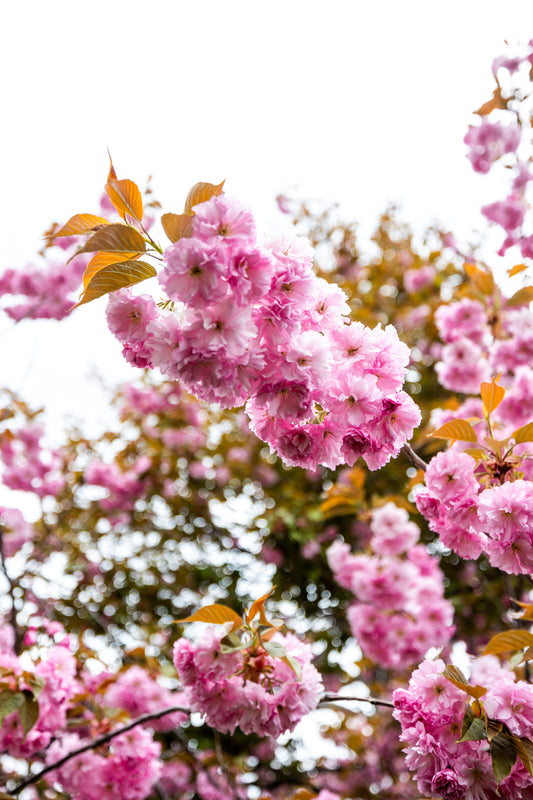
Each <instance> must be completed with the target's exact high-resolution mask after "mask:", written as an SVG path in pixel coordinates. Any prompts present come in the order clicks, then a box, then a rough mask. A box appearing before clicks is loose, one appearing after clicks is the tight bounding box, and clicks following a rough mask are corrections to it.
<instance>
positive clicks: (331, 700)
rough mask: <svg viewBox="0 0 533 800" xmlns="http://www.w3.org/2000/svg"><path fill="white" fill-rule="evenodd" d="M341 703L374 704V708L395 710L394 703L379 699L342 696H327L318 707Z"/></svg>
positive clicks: (322, 698)
mask: <svg viewBox="0 0 533 800" xmlns="http://www.w3.org/2000/svg"><path fill="white" fill-rule="evenodd" d="M340 702H343V703H345V702H353V703H372V705H373V706H387V708H394V703H391V701H390V700H378V699H377V697H345V696H344V695H341V694H325V695H324V697H321V698H320V700H319V703H318V705H322V704H323V703H340Z"/></svg>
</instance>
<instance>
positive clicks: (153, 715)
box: [11, 706, 191, 795]
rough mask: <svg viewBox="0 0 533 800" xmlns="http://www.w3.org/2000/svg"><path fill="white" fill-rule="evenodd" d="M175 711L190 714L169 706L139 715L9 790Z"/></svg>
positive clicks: (16, 789)
mask: <svg viewBox="0 0 533 800" xmlns="http://www.w3.org/2000/svg"><path fill="white" fill-rule="evenodd" d="M176 711H181V712H182V713H183V714H190V713H191V710H190V708H183V706H170V708H164V709H163V710H162V711H153V712H150V713H149V714H141V716H140V717H136V718H135V719H134V720H132V721H131V722H130V723H128V724H127V725H124V726H123V727H122V728H117V729H116V730H114V731H110V732H109V733H105V734H103V735H102V736H99V737H98V738H97V739H93V740H92V741H91V742H88V743H87V744H84V745H82V747H78V748H77V749H76V750H72V751H71V752H70V753H67V754H66V755H65V756H63V758H60V759H59V760H58V761H55V762H54V763H53V764H48V765H47V766H46V767H44V768H43V769H42V770H40V772H36V773H35V775H30V776H29V777H28V778H25V779H24V780H23V781H21V782H20V783H18V784H17V785H16V786H15V788H14V789H12V790H11V794H13V795H16V794H19V792H21V791H22V790H23V789H25V788H26V786H30V785H31V784H32V783H37V781H38V780H40V779H41V778H42V777H43V776H44V775H46V774H47V773H48V772H52V770H54V769H59V768H60V767H62V766H63V764H66V763H67V761H70V759H71V758H74V757H75V756H79V755H81V754H82V753H86V752H87V751H88V750H94V749H95V748H97V747H100V745H102V744H107V742H110V741H111V740H112V739H114V738H115V737H116V736H120V735H121V734H122V733H127V732H128V731H131V730H132V728H136V727H137V725H142V724H143V723H144V722H150V721H151V720H155V719H161V717H166V716H167V715H168V714H174V713H175V712H176Z"/></svg>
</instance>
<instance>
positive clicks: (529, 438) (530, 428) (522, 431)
mask: <svg viewBox="0 0 533 800" xmlns="http://www.w3.org/2000/svg"><path fill="white" fill-rule="evenodd" d="M512 438H513V439H514V440H515V442H516V443H517V444H524V442H533V422H528V423H527V425H522V427H520V428H517V429H516V430H515V431H514V433H513V434H512Z"/></svg>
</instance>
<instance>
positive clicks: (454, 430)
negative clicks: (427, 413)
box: [429, 419, 477, 442]
mask: <svg viewBox="0 0 533 800" xmlns="http://www.w3.org/2000/svg"><path fill="white" fill-rule="evenodd" d="M429 435H430V436H431V437H432V438H433V439H452V440H454V441H455V440H457V439H458V440H459V441H461V442H477V433H476V432H475V430H474V428H473V427H472V425H471V424H470V423H469V422H467V421H466V419H452V420H451V421H450V422H446V423H445V424H444V425H442V426H441V427H440V428H437V430H436V431H433V433H430V434H429Z"/></svg>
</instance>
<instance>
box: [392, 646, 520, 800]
mask: <svg viewBox="0 0 533 800" xmlns="http://www.w3.org/2000/svg"><path fill="white" fill-rule="evenodd" d="M443 671H444V662H443V661H441V660H437V661H424V662H423V663H422V664H421V665H420V667H419V668H418V669H416V670H415V671H414V672H413V674H412V676H411V679H410V681H409V687H408V689H397V690H396V691H395V692H394V696H393V699H394V706H395V710H394V716H395V717H396V719H397V720H398V721H399V722H400V724H401V726H402V739H403V741H404V742H406V744H407V755H406V763H407V766H408V767H409V769H410V770H412V771H413V772H414V773H415V775H416V780H417V783H418V788H419V790H420V792H421V793H423V794H424V795H425V796H428V797H429V796H438V797H441V798H444V800H496V798H500V800H527V799H528V798H529V797H530V796H531V775H530V774H529V773H528V772H527V770H526V768H525V767H524V766H523V764H522V762H521V761H519V760H517V761H516V762H515V764H514V766H513V767H512V769H511V771H510V773H509V775H508V776H507V777H505V778H504V779H503V780H502V781H501V782H500V783H499V784H497V782H496V778H495V776H494V772H493V767H492V761H491V755H490V752H489V747H488V744H487V742H486V741H477V740H474V741H459V739H460V738H461V731H462V726H463V717H464V715H465V712H466V710H467V704H468V700H469V698H468V695H467V694H466V693H465V692H464V691H463V690H462V689H460V688H458V687H457V686H455V685H454V684H453V683H451V682H450V681H449V680H448V679H447V678H446V677H445V676H444V675H443V674H442V673H443ZM491 672H492V681H491V686H490V688H489V689H488V691H487V694H486V695H484V696H483V703H484V707H485V711H486V713H487V715H488V716H489V717H490V718H491V719H494V720H497V721H499V722H503V723H504V724H506V725H507V726H508V728H509V729H510V730H511V732H512V733H514V734H515V735H516V736H524V737H529V738H530V737H531V735H532V734H533V714H532V710H533V687H532V686H530V685H529V684H527V683H525V682H523V681H517V682H515V681H514V676H513V674H512V673H509V672H505V671H504V670H502V669H500V668H499V667H494V666H493V667H492V670H491Z"/></svg>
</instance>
